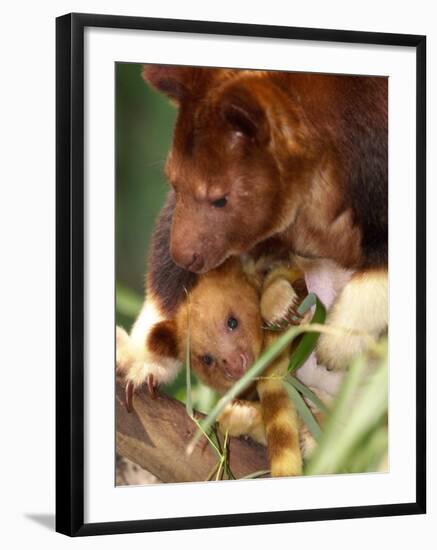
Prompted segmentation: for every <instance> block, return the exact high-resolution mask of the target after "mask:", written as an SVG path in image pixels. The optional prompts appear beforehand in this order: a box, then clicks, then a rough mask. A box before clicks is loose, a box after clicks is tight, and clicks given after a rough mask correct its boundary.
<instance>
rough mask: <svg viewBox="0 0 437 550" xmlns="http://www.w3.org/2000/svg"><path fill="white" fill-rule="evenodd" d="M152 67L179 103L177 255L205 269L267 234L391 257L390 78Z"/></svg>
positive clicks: (355, 262) (326, 251) (284, 243)
mask: <svg viewBox="0 0 437 550" xmlns="http://www.w3.org/2000/svg"><path fill="white" fill-rule="evenodd" d="M144 77H145V79H146V80H147V81H148V82H150V83H151V84H152V85H153V86H154V87H156V88H157V89H158V90H160V91H163V92H165V93H167V94H168V95H169V96H170V97H171V98H172V99H173V100H174V101H176V102H177V103H178V105H179V116H178V119H177V123H176V127H175V132H174V141H173V147H172V149H171V151H170V154H169V156H168V160H167V165H166V173H167V176H168V180H169V182H170V184H171V186H172V188H173V190H174V193H175V197H176V201H175V206H174V210H173V215H172V220H171V231H170V235H169V237H170V253H171V256H172V258H173V260H174V261H175V262H176V263H177V264H179V265H180V266H182V267H184V268H187V269H189V270H190V271H192V272H198V273H203V272H206V271H209V270H210V269H212V268H214V267H216V266H218V265H220V264H221V263H222V262H223V261H224V260H225V259H226V258H227V257H228V256H230V255H237V254H241V253H244V252H249V251H253V250H254V248H255V247H256V245H258V244H259V243H263V242H265V241H266V240H267V239H270V238H271V237H274V240H272V241H270V244H271V246H273V247H276V249H277V250H278V252H279V251H280V250H282V249H284V248H285V249H286V250H294V251H295V252H297V253H299V254H301V255H304V256H310V257H311V256H316V257H325V258H331V259H333V260H335V261H336V262H338V263H339V264H340V265H342V266H343V267H348V268H355V269H360V268H367V267H374V266H380V265H385V264H386V261H387V80H386V79H385V78H376V77H375V78H372V77H355V76H337V75H317V74H304V73H282V72H267V71H238V70H222V69H201V68H184V67H163V66H146V67H145V69H144ZM222 198H225V199H226V200H227V203H226V205H225V206H222V207H216V206H214V204H213V203H214V201H217V200H219V199H222ZM273 251H275V248H273ZM270 252H272V249H270ZM152 286H153V285H152Z"/></svg>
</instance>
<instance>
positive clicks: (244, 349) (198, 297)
mask: <svg viewBox="0 0 437 550" xmlns="http://www.w3.org/2000/svg"><path fill="white" fill-rule="evenodd" d="M237 263H238V264H239V260H235V259H231V260H228V261H227V262H225V263H224V264H223V266H222V267H221V268H219V269H216V270H213V271H211V272H209V273H208V274H206V275H203V276H201V278H200V281H199V283H198V284H197V286H196V287H195V288H194V290H193V291H192V292H191V293H190V297H189V300H188V301H187V302H186V304H185V306H184V307H183V308H182V311H181V314H180V315H179V317H178V332H179V334H186V333H187V327H188V326H189V327H190V350H191V365H192V368H193V370H194V372H195V373H196V374H197V375H198V376H199V377H200V379H201V380H202V381H203V382H204V383H205V384H207V385H208V386H211V387H214V388H215V389H216V390H217V391H219V392H224V391H226V390H228V389H229V388H230V387H231V386H232V385H233V384H234V383H235V382H236V381H237V380H238V379H239V378H241V376H243V374H244V373H245V372H246V371H247V370H248V369H249V367H251V366H252V364H253V362H254V361H255V359H256V358H257V357H258V355H259V354H260V352H261V349H262V344H263V330H262V326H261V325H262V322H261V315H260V307H259V302H260V298H259V294H258V290H257V288H256V287H255V286H254V285H253V284H251V283H250V282H249V280H248V279H247V277H246V275H245V274H244V273H243V272H242V270H241V267H239V266H237V265H236V264H237ZM232 264H233V265H234V266H236V267H233V266H232Z"/></svg>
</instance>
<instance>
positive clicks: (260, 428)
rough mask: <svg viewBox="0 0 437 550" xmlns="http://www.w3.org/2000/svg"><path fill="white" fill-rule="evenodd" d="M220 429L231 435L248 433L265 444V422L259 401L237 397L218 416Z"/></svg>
mask: <svg viewBox="0 0 437 550" xmlns="http://www.w3.org/2000/svg"><path fill="white" fill-rule="evenodd" d="M217 422H218V425H219V429H220V431H221V432H222V433H223V434H226V433H228V435H230V436H231V437H240V436H242V435H247V436H249V437H251V438H252V439H254V440H255V441H257V442H258V443H262V444H264V445H265V443H266V439H265V432H264V424H263V421H262V414H261V407H260V404H259V403H252V402H251V401H244V400H240V399H236V400H234V401H232V402H231V403H229V404H228V405H227V406H226V407H225V409H224V411H223V412H222V413H221V414H220V415H219V417H218V418H217Z"/></svg>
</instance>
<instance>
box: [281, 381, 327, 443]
mask: <svg viewBox="0 0 437 550" xmlns="http://www.w3.org/2000/svg"><path fill="white" fill-rule="evenodd" d="M285 388H286V390H287V393H288V396H289V398H290V399H291V400H292V402H293V403H294V406H295V407H296V410H297V412H298V414H299V416H300V417H301V419H302V420H303V422H304V423H305V424H306V425H307V426H308V429H309V430H310V432H311V433H312V434H313V436H314V438H315V439H316V440H317V441H318V440H319V439H320V436H321V434H322V432H321V430H320V426H319V424H318V423H317V420H316V419H315V418H314V415H313V413H312V412H311V410H310V408H309V407H308V405H307V404H306V403H305V401H304V400H303V398H302V396H301V395H300V393H299V392H298V391H297V389H296V388H295V387H294V386H292V385H291V384H290V382H289V381H288V379H287V380H286V382H285Z"/></svg>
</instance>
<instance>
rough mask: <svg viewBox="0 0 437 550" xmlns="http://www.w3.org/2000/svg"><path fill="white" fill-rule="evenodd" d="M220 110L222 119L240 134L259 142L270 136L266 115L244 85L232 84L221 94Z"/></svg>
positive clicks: (261, 142)
mask: <svg viewBox="0 0 437 550" xmlns="http://www.w3.org/2000/svg"><path fill="white" fill-rule="evenodd" d="M220 110H221V114H222V117H223V119H224V120H225V122H227V123H228V124H229V125H230V126H231V128H232V129H233V130H234V131H235V132H236V133H238V134H240V135H241V136H244V137H245V138H247V139H250V140H251V141H254V142H258V143H260V144H263V143H266V142H267V141H268V139H269V137H270V132H269V125H268V120H267V115H266V113H265V111H264V108H263V107H262V105H261V104H260V102H259V101H258V99H257V98H256V97H255V95H254V94H253V93H252V92H251V91H250V90H249V89H248V88H246V86H232V87H231V88H229V89H228V90H226V91H225V92H224V94H223V97H222V100H221V105H220Z"/></svg>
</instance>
